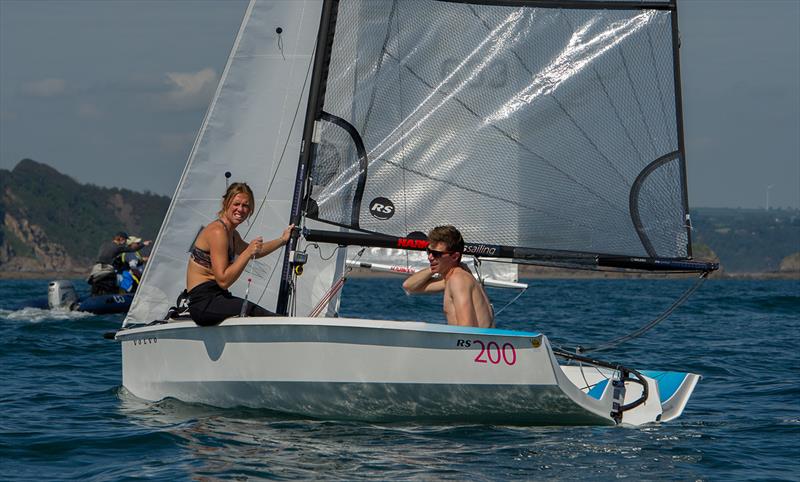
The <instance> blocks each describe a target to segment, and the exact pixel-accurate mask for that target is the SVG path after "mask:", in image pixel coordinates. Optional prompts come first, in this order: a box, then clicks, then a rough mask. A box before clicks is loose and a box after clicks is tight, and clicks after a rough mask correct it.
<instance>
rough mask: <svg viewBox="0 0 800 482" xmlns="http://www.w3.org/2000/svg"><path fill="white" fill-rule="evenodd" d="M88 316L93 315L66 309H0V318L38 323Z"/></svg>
mask: <svg viewBox="0 0 800 482" xmlns="http://www.w3.org/2000/svg"><path fill="white" fill-rule="evenodd" d="M90 316H94V315H92V314H91V313H89V312H86V311H70V310H66V309H55V310H43V309H41V308H22V309H21V310H0V318H5V319H8V320H15V321H29V322H31V323H40V322H42V321H45V320H79V319H81V318H88V317H90Z"/></svg>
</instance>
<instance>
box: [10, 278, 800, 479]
mask: <svg viewBox="0 0 800 482" xmlns="http://www.w3.org/2000/svg"><path fill="white" fill-rule="evenodd" d="M688 283H689V282H688V281H685V280H684V281H663V280H655V281H638V280H637V281H632V280H592V281H585V280H581V281H533V282H532V283H531V288H530V289H529V290H528V291H527V292H526V293H525V294H524V295H523V296H522V297H521V298H520V300H519V301H518V302H517V303H516V304H514V305H512V306H511V307H509V308H508V309H507V310H506V311H504V312H503V313H502V314H501V315H500V316H499V317H498V326H499V327H501V328H514V329H535V330H541V331H542V332H544V333H545V334H547V335H548V336H549V337H550V338H551V339H552V340H554V342H555V343H559V342H561V343H565V344H573V345H574V344H576V343H592V342H599V341H604V340H608V339H610V338H613V337H615V336H618V335H622V334H625V333H627V332H628V331H630V330H632V329H634V328H636V327H638V326H639V325H641V324H643V323H645V322H646V321H648V320H649V319H651V318H653V317H655V316H656V315H657V314H658V313H659V312H660V310H661V309H663V308H665V307H666V306H668V305H669V304H670V303H671V302H672V300H674V299H675V298H676V297H677V296H679V295H680V293H682V291H683V290H684V289H685V288H686V287H687V286H688ZM76 284H77V282H76ZM46 289H47V282H46V281H7V280H5V281H0V408H1V409H2V411H1V412H0V480H68V479H80V480H109V479H113V480H117V479H126V478H148V479H162V480H176V479H177V480H185V479H211V480H214V479H237V480H252V479H348V480H351V479H362V478H379V479H425V480H433V479H470V480H493V479H587V478H591V479H617V478H628V479H634V480H638V479H648V480H651V479H682V480H689V479H691V480H695V479H711V480H714V479H716V480H722V479H785V480H800V449H799V448H798V445H799V444H800V374H798V370H800V356H799V355H798V345H800V343H798V342H800V320H799V318H800V282H798V281H723V280H711V281H708V282H707V283H706V284H705V285H704V286H703V287H702V288H701V289H700V291H698V292H697V293H696V294H695V295H694V296H693V297H692V298H691V299H690V300H689V302H688V304H687V305H684V306H683V307H681V308H680V309H679V310H678V311H677V312H676V313H674V314H673V316H672V317H671V318H670V319H668V320H667V321H665V322H663V323H662V324H661V325H659V326H658V327H656V328H655V329H654V330H653V331H651V332H650V333H648V334H647V335H645V337H643V338H640V339H638V340H635V341H633V342H630V343H628V344H627V345H624V346H623V347H620V348H618V349H616V350H615V351H612V352H610V353H606V354H603V356H602V357H601V358H604V359H612V360H615V361H618V362H622V363H626V364H629V365H631V366H634V367H637V368H659V369H670V370H689V371H693V372H695V373H700V374H702V375H703V377H704V378H703V380H702V381H701V382H700V384H699V385H698V387H697V389H696V391H695V395H694V396H693V397H692V399H691V400H690V402H689V405H688V407H687V409H686V411H685V412H684V415H683V416H682V417H681V418H680V419H678V420H676V421H673V422H670V423H666V424H663V425H652V426H646V427H641V428H621V427H603V428H601V427H568V428H564V427H514V426H485V425H457V424H453V425H431V424H408V423H404V424H368V423H353V422H336V421H315V420H306V419H301V418H297V417H289V416H285V415H280V414H274V413H270V412H267V411H263V410H241V409H239V410H236V409H234V410H222V409H215V408H211V407H205V406H199V405H189V404H184V403H180V402H177V401H174V400H166V401H162V402H159V403H148V402H144V401H142V400H138V399H136V398H135V397H133V396H131V395H129V394H128V393H126V391H125V390H124V389H122V388H121V386H120V368H121V367H120V349H119V345H118V344H117V343H116V342H113V341H108V340H104V339H103V338H102V334H103V332H106V331H110V330H114V329H116V328H117V327H118V326H119V323H120V322H121V317H120V316H92V315H88V314H82V313H59V312H52V311H48V310H37V309H23V310H15V309H13V308H12V307H13V306H15V305H16V304H17V303H18V302H19V301H20V300H22V299H27V298H33V297H36V296H44V294H45V293H46ZM513 295H514V293H511V292H508V291H498V290H491V291H490V296H491V297H492V299H493V301H494V302H495V306H496V308H498V309H499V308H500V307H502V305H503V304H504V303H503V301H504V300H508V299H510V298H511V297H512V296H513ZM342 314H343V315H345V316H370V317H376V318H397V319H413V318H417V319H435V320H441V319H442V315H441V305H440V298H439V297H436V296H432V297H406V296H405V295H404V294H403V293H402V291H401V290H400V280H399V279H394V278H392V279H382V280H374V279H369V280H365V279H354V280H350V281H349V282H348V284H347V285H346V286H345V298H344V302H343V307H342ZM598 357H600V356H599V355H598Z"/></svg>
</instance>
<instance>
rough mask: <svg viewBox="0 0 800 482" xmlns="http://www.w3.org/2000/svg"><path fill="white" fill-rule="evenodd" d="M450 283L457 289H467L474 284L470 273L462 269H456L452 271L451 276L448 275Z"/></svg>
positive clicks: (473, 278)
mask: <svg viewBox="0 0 800 482" xmlns="http://www.w3.org/2000/svg"><path fill="white" fill-rule="evenodd" d="M449 281H450V282H454V283H455V284H456V285H457V286H459V287H469V286H473V285H474V284H475V277H474V276H472V273H470V272H469V270H467V269H464V268H458V269H454V270H453V274H452V275H450V280H449Z"/></svg>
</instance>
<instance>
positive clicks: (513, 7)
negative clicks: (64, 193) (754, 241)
mask: <svg viewBox="0 0 800 482" xmlns="http://www.w3.org/2000/svg"><path fill="white" fill-rule="evenodd" d="M501 3H502V2H501ZM507 3H508V4H505V5H503V4H494V3H492V4H490V3H489V2H486V3H481V2H467V3H462V2H440V1H435V0H403V1H373V0H365V1H358V0H355V1H349V0H348V1H344V0H343V1H341V2H339V4H338V11H337V15H336V35H335V37H334V39H333V42H332V48H331V52H330V64H329V66H328V71H327V74H328V75H327V83H326V85H325V96H324V101H323V105H322V111H324V112H325V113H326V114H325V115H327V116H330V118H335V119H341V120H342V121H343V122H344V123H346V124H347V125H348V126H351V127H352V129H354V130H355V132H356V133H357V135H354V133H353V132H348V131H347V129H343V128H342V124H340V125H337V124H336V123H333V122H330V119H327V120H326V119H322V118H321V117H320V118H319V119H318V122H317V131H318V132H317V134H316V136H317V142H318V144H317V149H316V150H315V153H316V154H317V155H316V157H315V159H313V161H312V169H311V181H310V184H311V186H312V189H311V197H312V200H313V203H312V204H313V206H314V209H313V211H312V212H308V213H307V215H308V216H309V217H313V218H316V219H319V220H322V221H326V222H328V223H330V224H333V225H338V226H345V227H352V228H357V229H360V230H363V231H368V232H373V233H379V234H382V235H388V236H398V237H402V236H406V235H407V234H408V233H410V232H413V231H422V232H427V231H428V230H429V229H430V228H432V227H433V226H437V225H441V224H453V225H455V226H457V227H458V228H459V229H460V230H461V231H462V233H463V234H464V237H465V239H466V240H467V241H468V242H471V243H485V244H491V245H502V246H512V247H516V248H520V249H530V250H533V251H534V252H553V253H567V254H568V253H580V254H581V256H583V255H585V254H589V255H591V254H598V255H610V256H634V257H635V256H640V257H647V258H668V259H685V258H686V257H687V256H688V255H689V251H688V230H687V226H686V210H687V207H686V205H685V191H686V186H685V181H684V178H683V172H684V171H685V168H684V165H683V163H684V158H683V155H682V152H681V148H682V146H681V145H680V135H679V123H678V113H677V112H676V95H677V87H676V81H675V77H676V76H675V72H674V59H675V57H674V56H675V55H676V53H675V52H674V45H673V44H674V42H673V31H674V29H673V24H672V22H673V15H672V13H673V12H671V11H670V8H664V7H665V4H664V3H663V2H660V3H656V2H652V3H653V6H654V7H657V8H652V9H651V8H646V6H645V7H642V4H641V3H638V2H637V7H636V8H630V7H631V4H630V2H595V3H597V8H591V6H589V7H587V5H589V4H591V3H592V2H583V3H582V4H581V8H572V9H563V8H551V6H552V5H553V4H552V3H550V4H548V2H530V4H524V3H525V2H507ZM609 5H611V6H616V7H619V8H606V7H608V6H609ZM667 7H669V5H667ZM645 172H646V175H644V174H643V173H645ZM634 198H635V201H634ZM567 257H568V256H567ZM551 264H557V262H553V263H551Z"/></svg>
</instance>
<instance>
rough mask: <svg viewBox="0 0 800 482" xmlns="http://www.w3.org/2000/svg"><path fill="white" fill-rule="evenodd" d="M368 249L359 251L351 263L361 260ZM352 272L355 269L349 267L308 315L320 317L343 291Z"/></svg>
mask: <svg viewBox="0 0 800 482" xmlns="http://www.w3.org/2000/svg"><path fill="white" fill-rule="evenodd" d="M366 249H367V248H361V249H360V250H358V253H356V255H355V257H354V258H353V259H352V260H351V261H355V260H357V259H359V258H361V256H362V255H363V254H364V251H365V250H366ZM334 252H335V251H334ZM320 253H322V250H320ZM351 271H353V268H352V267H351V266H348V267H347V269H346V270H345V271H344V273H343V274H342V276H341V277H339V279H338V280H336V283H334V284H333V286H331V287H330V289H329V290H328V291H327V292H326V293H325V295H324V296H323V297H322V299H320V300H319V303H317V306H315V307H314V309H313V310H311V313H309V314H308V316H309V317H310V318H316V317H317V316H319V315H320V313H322V310H323V308H325V307H326V306H327V305H328V303H330V301H331V300H332V299H333V297H334V296H336V293H338V292H339V290H340V289H342V287H343V286H344V283H345V281H347V275H348V274H350V272H351Z"/></svg>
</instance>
